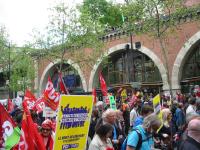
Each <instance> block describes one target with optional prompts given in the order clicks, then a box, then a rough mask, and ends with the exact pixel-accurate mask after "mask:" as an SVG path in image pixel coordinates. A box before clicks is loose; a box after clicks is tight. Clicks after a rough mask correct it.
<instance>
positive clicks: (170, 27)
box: [122, 0, 186, 95]
mask: <svg viewBox="0 0 200 150" xmlns="http://www.w3.org/2000/svg"><path fill="white" fill-rule="evenodd" d="M183 2H184V1H183V0H167V1H163V0H134V1H129V2H128V3H127V4H126V5H124V6H123V8H122V9H123V13H124V15H125V16H126V18H127V20H126V23H124V25H123V28H124V29H126V30H129V31H130V32H134V33H136V34H148V35H150V36H153V37H154V38H155V39H157V40H158V41H159V44H160V47H161V56H162V60H163V63H164V66H165V68H166V74H167V82H168V84H169V91H170V94H171V95H172V87H171V78H170V71H169V53H168V47H167V44H166V38H168V37H167V35H169V34H171V33H173V32H174V31H175V30H174V29H175V28H177V24H176V23H175V22H177V19H178V16H179V15H180V14H181V13H182V12H183V10H184V9H186V8H185V7H184V6H183Z"/></svg>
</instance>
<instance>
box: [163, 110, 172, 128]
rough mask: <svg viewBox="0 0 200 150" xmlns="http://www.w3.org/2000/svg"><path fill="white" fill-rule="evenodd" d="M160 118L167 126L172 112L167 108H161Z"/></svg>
mask: <svg viewBox="0 0 200 150" xmlns="http://www.w3.org/2000/svg"><path fill="white" fill-rule="evenodd" d="M162 119H163V122H164V124H165V125H166V126H169V122H170V121H171V119H172V113H171V111H170V109H169V108H165V109H162Z"/></svg>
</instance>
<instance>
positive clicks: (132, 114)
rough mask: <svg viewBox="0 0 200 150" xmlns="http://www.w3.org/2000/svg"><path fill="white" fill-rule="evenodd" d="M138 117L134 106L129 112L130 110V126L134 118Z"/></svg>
mask: <svg viewBox="0 0 200 150" xmlns="http://www.w3.org/2000/svg"><path fill="white" fill-rule="evenodd" d="M137 117H138V114H137V112H136V108H135V107H134V108H133V109H132V110H131V112H130V126H131V127H132V126H133V123H134V121H135V119H136V118H137Z"/></svg>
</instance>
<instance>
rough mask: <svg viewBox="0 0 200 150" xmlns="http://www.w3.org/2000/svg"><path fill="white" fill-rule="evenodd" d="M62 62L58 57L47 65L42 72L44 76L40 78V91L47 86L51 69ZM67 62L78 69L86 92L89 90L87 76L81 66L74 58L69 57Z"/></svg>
mask: <svg viewBox="0 0 200 150" xmlns="http://www.w3.org/2000/svg"><path fill="white" fill-rule="evenodd" d="M59 63H60V59H57V60H55V61H54V62H51V63H49V64H48V65H47V67H46V68H45V69H44V71H43V73H42V76H41V79H40V87H39V89H40V91H41V90H43V89H44V88H45V86H46V83H47V78H48V74H49V71H50V69H51V68H52V67H53V66H54V65H56V64H59ZM65 63H67V64H69V65H71V66H72V67H73V68H74V69H75V70H77V71H78V74H79V76H80V78H81V82H82V86H83V90H84V91H85V92H86V91H87V84H86V80H85V77H84V75H83V73H82V71H81V69H80V67H79V66H78V65H77V64H75V63H74V62H73V61H72V60H70V59H68V60H67V61H66V62H65Z"/></svg>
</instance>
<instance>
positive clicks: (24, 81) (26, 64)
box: [9, 47, 35, 92]
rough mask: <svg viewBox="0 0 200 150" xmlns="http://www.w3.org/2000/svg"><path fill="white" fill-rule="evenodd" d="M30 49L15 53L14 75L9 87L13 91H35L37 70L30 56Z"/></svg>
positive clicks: (22, 49)
mask: <svg viewBox="0 0 200 150" xmlns="http://www.w3.org/2000/svg"><path fill="white" fill-rule="evenodd" d="M29 51H30V50H29V48H27V47H23V48H21V49H18V50H16V51H15V52H14V53H13V62H12V71H11V72H12V73H11V76H10V83H9V86H10V88H11V90H12V91H15V92H17V91H23V92H24V91H25V90H26V88H29V89H31V90H33V85H34V79H35V69H34V60H33V58H32V57H31V56H30V52H29Z"/></svg>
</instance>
